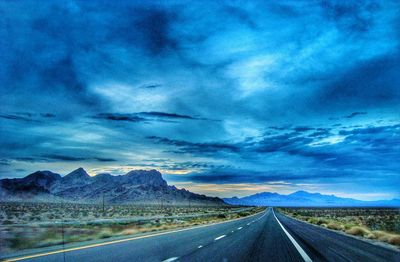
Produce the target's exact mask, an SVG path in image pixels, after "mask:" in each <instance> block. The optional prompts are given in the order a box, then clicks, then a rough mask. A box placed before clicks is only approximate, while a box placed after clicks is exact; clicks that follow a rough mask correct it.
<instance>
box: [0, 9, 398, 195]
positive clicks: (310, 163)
mask: <svg viewBox="0 0 400 262" xmlns="http://www.w3.org/2000/svg"><path fill="white" fill-rule="evenodd" d="M141 2H142V3H139V2H137V3H135V2H132V1H130V2H125V1H113V2H112V3H108V2H107V1H68V2H67V3H66V2H62V1H51V2H43V1H3V2H1V3H0V12H1V15H0V17H1V18H0V39H1V40H0V51H1V52H0V58H1V61H2V63H1V64H0V82H1V93H0V177H1V178H5V177H21V176H25V175H27V174H29V173H30V172H33V171H36V170H43V169H46V170H52V171H55V172H59V173H61V174H66V173H68V172H69V171H71V170H73V169H75V168H77V167H79V166H82V167H84V168H85V169H86V170H87V171H88V172H89V173H90V174H91V175H95V174H97V173H101V172H110V173H112V174H122V173H125V172H127V171H129V170H131V169H139V168H141V169H143V168H144V169H150V168H155V169H158V170H160V171H161V172H162V173H163V175H164V177H165V178H166V179H167V181H168V182H169V183H170V184H175V185H177V186H178V187H185V188H187V189H190V190H192V191H194V192H199V193H206V194H210V195H217V196H234V195H238V196H243V195H248V194H252V193H256V192H260V191H274V192H280V193H290V192H293V191H295V190H299V189H302V190H308V191H312V192H322V193H332V194H336V195H339V196H349V197H355V198H359V199H389V198H393V197H400V192H399V188H398V185H399V184H400V161H399V159H400V114H399V112H400V73H399V72H400V49H399V41H400V31H399V27H398V25H399V24H400V15H399V14H400V4H399V3H398V1H380V2H377V1H371V2H370V1H279V2H277V1H260V2H257V1H251V2H247V3H245V2H234V1H226V2H223V1H217V2H215V3H211V2H208V1H207V2H199V1H171V2H169V3H168V4H165V2H164V3H162V2H159V3H156V2H153V1H152V2H151V3H150V2H147V3H146V2H143V1H141Z"/></svg>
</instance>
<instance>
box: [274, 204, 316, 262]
mask: <svg viewBox="0 0 400 262" xmlns="http://www.w3.org/2000/svg"><path fill="white" fill-rule="evenodd" d="M272 214H274V217H275V219H276V221H278V223H279V225H280V226H281V228H282V229H283V232H285V234H286V235H287V236H288V238H289V239H290V241H291V242H292V244H293V245H294V247H295V248H296V249H297V251H298V252H299V253H300V256H301V257H302V258H303V259H304V261H306V262H312V260H311V258H310V257H309V256H308V255H307V253H306V252H305V251H304V250H303V249H302V248H301V246H300V245H299V244H298V243H297V242H296V240H295V239H294V238H293V237H292V236H291V235H290V234H289V232H288V231H287V230H286V229H285V228H284V227H283V225H282V224H281V222H280V221H279V219H278V218H277V217H276V215H275V211H274V209H272Z"/></svg>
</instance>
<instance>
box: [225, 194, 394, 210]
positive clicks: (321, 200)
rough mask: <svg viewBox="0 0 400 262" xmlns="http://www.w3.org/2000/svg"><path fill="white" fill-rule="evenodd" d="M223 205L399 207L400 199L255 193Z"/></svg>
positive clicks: (229, 200) (236, 198)
mask: <svg viewBox="0 0 400 262" xmlns="http://www.w3.org/2000/svg"><path fill="white" fill-rule="evenodd" d="M223 200H224V201H225V203H227V204H231V205H243V206H281V207H291V206H292V207H400V199H392V200H377V201H362V200H357V199H353V198H342V197H337V196H335V195H322V194H320V193H309V192H306V191H297V192H294V193H292V194H289V195H281V194H278V193H270V192H264V193H257V194H254V195H250V196H246V197H242V198H238V197H232V198H224V199H223Z"/></svg>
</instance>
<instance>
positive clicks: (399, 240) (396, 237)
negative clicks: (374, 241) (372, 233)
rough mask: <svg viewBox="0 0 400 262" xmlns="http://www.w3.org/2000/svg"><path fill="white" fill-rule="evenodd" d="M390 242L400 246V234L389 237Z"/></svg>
mask: <svg viewBox="0 0 400 262" xmlns="http://www.w3.org/2000/svg"><path fill="white" fill-rule="evenodd" d="M388 242H389V243H390V244H392V245H396V246H400V236H399V235H394V236H390V237H389V241H388Z"/></svg>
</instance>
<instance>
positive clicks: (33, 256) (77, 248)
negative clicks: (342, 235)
mask: <svg viewBox="0 0 400 262" xmlns="http://www.w3.org/2000/svg"><path fill="white" fill-rule="evenodd" d="M264 211H265V210H263V211H261V212H258V213H256V214H253V215H250V216H247V217H241V218H235V219H232V220H228V221H222V222H216V223H212V224H207V225H201V226H195V227H190V228H183V229H178V230H174V231H168V232H160V233H154V234H151V235H145V236H137V237H131V238H124V239H120V240H114V241H110V242H104V243H98V244H91V245H87V246H81V247H73V248H67V249H64V250H63V249H61V250H56V251H50V252H46V253H39V254H35V255H29V256H23V257H17V258H10V259H6V260H4V262H12V261H20V260H25V259H31V258H36V257H43V256H49V255H54V254H59V253H63V252H71V251H76V250H82V249H87V248H93V247H101V246H106V245H111V244H116V243H122V242H127V241H132V240H137V239H143V238H149V237H155V236H161V235H166V234H171V233H176V232H182V231H187V230H192V229H197V228H202V227H209V226H214V225H218V224H223V223H228V222H232V221H236V220H241V219H245V218H249V217H252V216H255V215H258V214H260V213H262V212H264Z"/></svg>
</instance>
